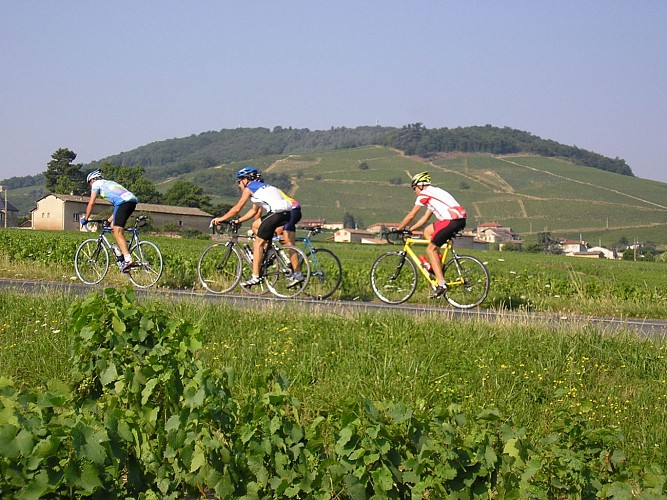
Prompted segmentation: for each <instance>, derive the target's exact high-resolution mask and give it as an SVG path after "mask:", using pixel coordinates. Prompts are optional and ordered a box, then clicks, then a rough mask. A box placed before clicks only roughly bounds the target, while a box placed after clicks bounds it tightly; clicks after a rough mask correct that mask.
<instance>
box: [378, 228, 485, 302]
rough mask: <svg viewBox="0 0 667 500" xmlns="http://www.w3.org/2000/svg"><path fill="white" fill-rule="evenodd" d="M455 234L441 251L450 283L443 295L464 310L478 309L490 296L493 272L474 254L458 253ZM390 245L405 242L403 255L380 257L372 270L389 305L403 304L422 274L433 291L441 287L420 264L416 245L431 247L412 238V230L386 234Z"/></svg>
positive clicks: (395, 253)
mask: <svg viewBox="0 0 667 500" xmlns="http://www.w3.org/2000/svg"><path fill="white" fill-rule="evenodd" d="M457 236H458V234H455V235H454V237H453V238H452V239H450V240H449V241H448V242H447V243H445V245H444V246H443V247H442V248H441V250H442V272H443V274H444V277H445V282H446V284H447V290H446V291H445V293H444V294H443V296H444V297H445V299H446V300H447V302H449V303H450V304H451V305H453V306H454V307H458V308H460V309H470V308H473V307H477V306H478V305H480V304H481V303H482V302H484V299H486V296H487V295H488V294H489V271H488V269H487V268H486V266H485V265H484V264H483V263H482V261H480V260H479V259H477V258H475V257H473V256H471V255H459V254H458V253H456V251H455V250H454V244H453V241H454V238H456V237H457ZM385 238H386V239H387V241H388V242H389V243H395V242H396V241H402V242H403V249H402V250H401V251H399V252H387V253H384V254H382V255H380V256H379V257H378V258H377V259H376V260H375V262H374V263H373V267H371V288H372V289H373V292H374V293H375V295H377V297H378V298H379V299H380V300H382V301H383V302H386V303H388V304H401V303H403V302H405V301H406V300H408V299H409V298H410V297H412V295H413V294H414V293H415V290H417V281H418V278H419V274H418V273H420V274H421V275H422V276H423V277H424V279H425V280H426V281H427V283H428V284H429V286H430V288H431V290H435V288H436V287H437V285H438V282H437V281H436V279H435V277H434V275H433V273H432V272H430V271H429V270H428V269H427V268H426V267H425V266H424V265H423V264H422V262H421V261H420V259H419V255H418V254H417V253H416V252H415V250H414V249H413V246H416V245H422V246H426V245H428V243H429V242H428V241H427V240H424V239H417V238H412V233H411V232H410V231H389V232H388V233H385Z"/></svg>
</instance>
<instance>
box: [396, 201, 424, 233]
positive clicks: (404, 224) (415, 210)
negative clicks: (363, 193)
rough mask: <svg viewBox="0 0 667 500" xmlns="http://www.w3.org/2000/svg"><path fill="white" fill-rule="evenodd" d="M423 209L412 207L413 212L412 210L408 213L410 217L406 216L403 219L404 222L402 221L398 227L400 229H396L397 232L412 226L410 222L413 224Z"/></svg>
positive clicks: (417, 206) (416, 206)
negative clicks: (413, 220)
mask: <svg viewBox="0 0 667 500" xmlns="http://www.w3.org/2000/svg"><path fill="white" fill-rule="evenodd" d="M421 208H422V207H420V206H419V205H415V206H414V207H412V210H410V211H409V212H408V215H406V216H405V217H404V218H403V220H402V221H401V223H400V224H399V225H398V227H397V228H396V229H397V230H401V229H405V228H406V227H407V225H408V224H410V222H412V219H414V218H415V217H416V216H417V214H418V213H419V211H420V210H421Z"/></svg>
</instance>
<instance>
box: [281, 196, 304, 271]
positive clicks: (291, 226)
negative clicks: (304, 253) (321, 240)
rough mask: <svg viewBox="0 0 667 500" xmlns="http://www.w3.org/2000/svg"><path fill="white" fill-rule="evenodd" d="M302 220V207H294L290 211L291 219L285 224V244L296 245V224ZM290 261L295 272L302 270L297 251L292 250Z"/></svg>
mask: <svg viewBox="0 0 667 500" xmlns="http://www.w3.org/2000/svg"><path fill="white" fill-rule="evenodd" d="M300 220H301V207H293V208H292V210H291V212H290V219H289V221H288V222H287V224H285V225H284V226H283V238H284V240H285V245H290V246H294V243H296V225H297V223H298V222H299V221H300ZM290 262H291V263H292V269H293V270H294V272H295V273H300V272H301V263H300V262H299V255H298V254H297V253H296V252H291V255H290Z"/></svg>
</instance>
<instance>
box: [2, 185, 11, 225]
mask: <svg viewBox="0 0 667 500" xmlns="http://www.w3.org/2000/svg"><path fill="white" fill-rule="evenodd" d="M0 193H2V194H3V198H4V199H5V215H4V217H5V229H7V214H9V211H8V209H7V190H6V189H5V187H4V186H0Z"/></svg>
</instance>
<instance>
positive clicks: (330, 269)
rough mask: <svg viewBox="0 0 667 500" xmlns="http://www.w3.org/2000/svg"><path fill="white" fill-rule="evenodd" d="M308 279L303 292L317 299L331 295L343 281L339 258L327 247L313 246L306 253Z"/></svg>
mask: <svg viewBox="0 0 667 500" xmlns="http://www.w3.org/2000/svg"><path fill="white" fill-rule="evenodd" d="M307 255H308V262H309V263H310V281H309V282H308V288H306V290H305V291H304V294H305V295H307V296H308V297H312V298H314V299H317V300H324V299H328V298H329V297H331V296H332V295H333V294H334V293H336V291H337V290H338V288H339V287H340V284H341V283H342V281H343V266H342V265H341V263H340V259H339V258H338V257H337V256H336V254H335V253H333V252H332V251H331V250H329V249H327V248H315V249H313V251H312V253H308V254H307Z"/></svg>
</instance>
